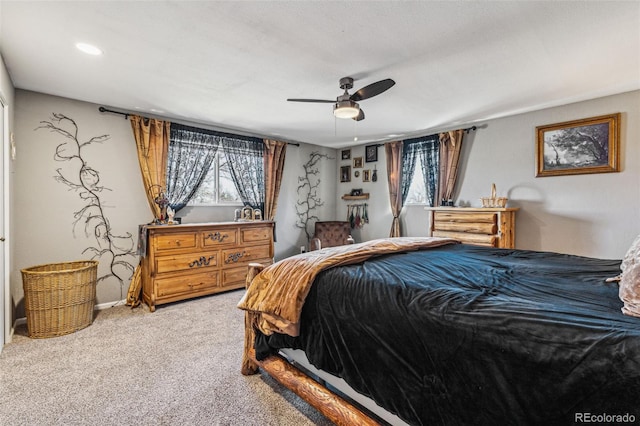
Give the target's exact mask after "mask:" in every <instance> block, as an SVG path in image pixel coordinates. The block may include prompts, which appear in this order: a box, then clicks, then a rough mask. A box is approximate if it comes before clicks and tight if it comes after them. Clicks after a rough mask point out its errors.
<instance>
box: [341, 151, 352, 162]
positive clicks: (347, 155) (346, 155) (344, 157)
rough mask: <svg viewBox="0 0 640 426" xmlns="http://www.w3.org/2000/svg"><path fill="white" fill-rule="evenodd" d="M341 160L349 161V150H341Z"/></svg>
mask: <svg viewBox="0 0 640 426" xmlns="http://www.w3.org/2000/svg"><path fill="white" fill-rule="evenodd" d="M342 159H343V160H350V159H351V150H350V149H343V150H342Z"/></svg>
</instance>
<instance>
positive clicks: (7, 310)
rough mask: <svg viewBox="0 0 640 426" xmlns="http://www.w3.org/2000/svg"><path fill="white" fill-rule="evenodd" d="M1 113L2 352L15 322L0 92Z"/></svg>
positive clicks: (4, 107)
mask: <svg viewBox="0 0 640 426" xmlns="http://www.w3.org/2000/svg"><path fill="white" fill-rule="evenodd" d="M0 114H2V118H3V119H2V129H1V130H2V132H1V134H0V143H1V148H0V149H2V153H1V155H0V157H1V160H2V187H1V188H0V197H2V209H3V211H2V213H3V214H2V216H3V217H2V224H0V234H1V235H0V236H1V237H4V242H0V244H2V245H3V250H2V253H3V256H2V259H0V262H2V263H3V265H2V268H0V270H2V275H3V276H2V277H0V279H1V280H2V282H3V285H2V289H0V291H1V292H2V295H1V297H0V304H1V305H2V306H0V326H1V328H0V334H1V336H0V352H2V348H3V347H4V345H5V344H7V343H10V342H11V335H12V330H13V324H12V322H11V311H12V309H11V260H10V259H11V257H10V252H11V250H10V241H11V240H10V239H9V214H10V207H9V199H10V196H9V176H10V174H9V155H10V150H9V145H10V144H9V141H10V133H9V104H8V103H7V102H6V99H5V97H4V96H3V95H2V93H0Z"/></svg>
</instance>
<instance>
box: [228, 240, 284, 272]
mask: <svg viewBox="0 0 640 426" xmlns="http://www.w3.org/2000/svg"><path fill="white" fill-rule="evenodd" d="M271 257H273V255H272V253H271V246H270V245H261V246H246V247H238V248H233V249H228V250H222V263H223V266H224V265H229V266H230V265H236V264H239V263H247V262H253V261H256V260H257V259H263V258H271ZM246 272H247V271H245V273H246Z"/></svg>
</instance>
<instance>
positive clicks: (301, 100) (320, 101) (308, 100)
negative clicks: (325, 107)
mask: <svg viewBox="0 0 640 426" xmlns="http://www.w3.org/2000/svg"><path fill="white" fill-rule="evenodd" d="M287 101H289V102H318V103H323V104H334V103H336V101H335V100H333V101H328V100H326V99H287Z"/></svg>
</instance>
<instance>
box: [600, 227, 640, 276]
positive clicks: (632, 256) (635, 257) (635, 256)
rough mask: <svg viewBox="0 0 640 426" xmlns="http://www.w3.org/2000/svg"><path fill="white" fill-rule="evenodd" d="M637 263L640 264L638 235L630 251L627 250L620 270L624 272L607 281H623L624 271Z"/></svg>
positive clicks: (639, 239) (639, 237)
mask: <svg viewBox="0 0 640 426" xmlns="http://www.w3.org/2000/svg"><path fill="white" fill-rule="evenodd" d="M636 263H640V235H638V236H637V237H636V239H635V240H633V242H632V243H631V247H629V250H627V253H626V254H625V255H624V258H623V259H622V263H621V264H620V270H621V271H622V272H621V273H620V274H618V275H617V276H615V277H612V278H607V279H606V280H605V281H607V282H612V281H620V280H621V279H622V275H623V274H624V271H625V270H627V269H628V268H629V267H631V266H633V265H635V264H636Z"/></svg>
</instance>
